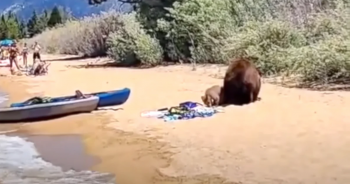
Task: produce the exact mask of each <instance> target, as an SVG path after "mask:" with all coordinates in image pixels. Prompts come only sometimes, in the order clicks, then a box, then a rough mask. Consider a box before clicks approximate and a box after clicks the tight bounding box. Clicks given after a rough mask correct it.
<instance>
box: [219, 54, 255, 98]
mask: <svg viewBox="0 0 350 184" xmlns="http://www.w3.org/2000/svg"><path fill="white" fill-rule="evenodd" d="M260 88H261V73H260V71H259V70H258V69H257V68H256V67H255V65H254V64H253V63H252V62H251V61H250V60H249V59H248V58H242V57H241V58H237V59H234V60H233V61H232V62H231V63H230V65H229V67H228V69H227V71H226V74H225V78H224V85H223V90H222V91H223V99H222V100H223V103H224V104H227V105H228V104H234V105H244V104H249V103H251V102H255V101H257V100H258V95H259V92H260Z"/></svg>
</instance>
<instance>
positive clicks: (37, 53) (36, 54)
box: [32, 42, 41, 63]
mask: <svg viewBox="0 0 350 184" xmlns="http://www.w3.org/2000/svg"><path fill="white" fill-rule="evenodd" d="M32 49H33V50H34V53H33V63H34V62H35V59H39V60H40V61H41V57H40V50H41V46H40V45H39V44H38V42H35V43H34V45H33V46H32Z"/></svg>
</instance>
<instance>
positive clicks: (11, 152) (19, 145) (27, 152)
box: [0, 91, 115, 184]
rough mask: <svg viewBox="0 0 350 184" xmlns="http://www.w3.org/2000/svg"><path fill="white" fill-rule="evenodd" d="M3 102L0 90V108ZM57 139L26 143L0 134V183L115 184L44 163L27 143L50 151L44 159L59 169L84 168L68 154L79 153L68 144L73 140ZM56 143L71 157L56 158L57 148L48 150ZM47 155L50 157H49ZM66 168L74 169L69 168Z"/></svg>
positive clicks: (110, 177)
mask: <svg viewBox="0 0 350 184" xmlns="http://www.w3.org/2000/svg"><path fill="white" fill-rule="evenodd" d="M7 100H8V96H7V94H6V93H3V92H1V91H0V107H3V106H5V103H6V101H7ZM0 126H1V125H0ZM51 139H52V138H51ZM59 139H60V140H61V141H58V140H57V139H54V140H51V141H50V137H38V136H36V137H29V138H28V140H27V138H23V137H22V136H21V137H19V136H7V135H3V134H1V133H0V181H1V184H13V183H21V184H34V183H35V184H48V183H50V184H85V183H94V184H115V178H114V176H113V175H112V174H107V173H98V172H93V171H87V170H85V171H84V170H83V171H81V170H80V171H74V170H69V169H67V168H64V167H59V166H56V165H54V164H52V163H50V162H47V161H45V160H43V159H42V156H41V155H40V154H39V151H38V150H37V148H36V147H35V146H34V144H33V143H32V142H30V141H29V140H32V141H34V142H36V144H38V146H39V147H38V148H40V149H39V150H41V152H45V150H46V152H47V150H54V152H55V154H53V153H50V152H49V153H47V154H46V160H50V159H51V160H53V162H54V161H55V162H56V163H57V164H60V165H63V166H64V165H65V164H66V165H67V164H68V166H69V163H70V164H73V165H78V166H81V167H86V166H85V165H84V164H86V163H78V162H79V159H77V158H79V156H74V154H73V153H72V152H79V150H78V151H77V149H79V145H78V143H74V142H76V141H72V140H76V139H72V138H69V139H67V136H65V137H63V138H59ZM64 139H67V140H64ZM52 141H54V143H52ZM62 141H63V142H62ZM59 142H61V146H60V147H58V148H57V146H56V148H57V149H60V150H70V151H71V153H70V154H68V155H71V156H67V154H64V153H63V154H62V155H65V156H66V157H64V156H60V153H61V152H60V151H59V150H58V151H57V149H56V150H55V149H54V147H50V146H52V145H57V143H59ZM40 145H41V146H40ZM45 148H46V149H45ZM64 148H66V149H64ZM74 150H75V151H74ZM51 152H52V151H51ZM80 152H81V151H80ZM77 154H78V153H77ZM79 154H82V153H79ZM43 156H44V155H43ZM50 156H51V157H53V158H50ZM68 157H69V158H68ZM75 162H77V163H75ZM84 162H85V161H84ZM70 168H74V167H72V166H70ZM79 169H81V168H79V167H78V168H75V170H79ZM85 169H86V168H85Z"/></svg>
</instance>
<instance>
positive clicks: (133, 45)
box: [107, 13, 163, 66]
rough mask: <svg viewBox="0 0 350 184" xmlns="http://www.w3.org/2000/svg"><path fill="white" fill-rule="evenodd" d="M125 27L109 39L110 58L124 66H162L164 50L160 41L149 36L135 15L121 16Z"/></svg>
mask: <svg viewBox="0 0 350 184" xmlns="http://www.w3.org/2000/svg"><path fill="white" fill-rule="evenodd" d="M121 21H122V22H123V26H122V27H121V28H120V29H119V30H118V31H116V32H114V33H112V34H110V35H109V37H108V39H107V45H108V47H109V49H108V56H109V57H111V58H113V59H114V60H115V61H116V62H117V63H119V64H120V65H123V66H132V65H138V64H142V65H148V66H155V65H157V64H160V63H161V62H162V59H163V56H162V55H163V50H162V48H161V46H160V44H159V42H158V40H156V39H154V38H152V37H151V36H150V35H148V34H147V33H146V32H145V30H144V29H143V28H142V26H141V25H140V23H139V22H138V21H137V19H136V16H135V13H131V14H126V15H123V16H121Z"/></svg>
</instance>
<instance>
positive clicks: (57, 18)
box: [47, 6, 62, 27]
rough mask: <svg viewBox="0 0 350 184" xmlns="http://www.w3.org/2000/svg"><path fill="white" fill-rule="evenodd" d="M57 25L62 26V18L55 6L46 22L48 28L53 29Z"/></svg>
mask: <svg viewBox="0 0 350 184" xmlns="http://www.w3.org/2000/svg"><path fill="white" fill-rule="evenodd" d="M57 24H62V16H61V13H60V10H59V9H58V7H57V6H55V7H54V8H53V9H52V11H51V15H50V19H49V21H48V22H47V25H48V26H49V27H54V26H56V25H57Z"/></svg>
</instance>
